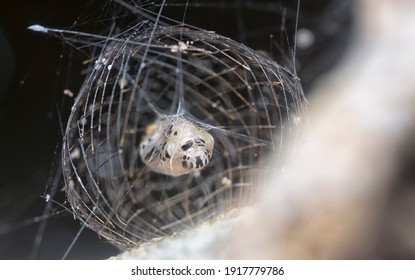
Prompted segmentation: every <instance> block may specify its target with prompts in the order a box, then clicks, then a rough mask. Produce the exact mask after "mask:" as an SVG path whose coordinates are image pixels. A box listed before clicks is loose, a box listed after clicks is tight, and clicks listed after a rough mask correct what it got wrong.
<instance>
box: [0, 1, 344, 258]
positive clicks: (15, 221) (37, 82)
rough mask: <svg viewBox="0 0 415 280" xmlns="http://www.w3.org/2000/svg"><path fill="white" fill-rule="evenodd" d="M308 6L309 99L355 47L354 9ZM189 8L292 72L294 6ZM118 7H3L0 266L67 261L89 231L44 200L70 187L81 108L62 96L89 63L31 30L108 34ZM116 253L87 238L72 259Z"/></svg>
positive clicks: (174, 10) (302, 24) (304, 47)
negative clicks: (67, 134)
mask: <svg viewBox="0 0 415 280" xmlns="http://www.w3.org/2000/svg"><path fill="white" fill-rule="evenodd" d="M146 2H149V1H146ZM159 2H161V1H154V3H159ZM183 2H185V1H167V3H169V4H172V5H169V6H168V7H167V8H166V10H165V12H166V15H168V16H169V17H173V18H176V19H178V20H181V17H182V15H183V10H184V9H183V5H182V4H180V3H183ZM303 2H304V3H302V6H301V11H300V17H299V30H301V33H300V34H301V36H305V37H302V40H303V39H304V40H305V41H300V40H299V41H298V48H297V60H298V61H297V64H296V65H297V70H298V73H299V76H300V78H301V79H302V81H303V86H304V88H305V92H306V93H307V92H308V91H309V90H310V88H311V87H312V84H313V82H314V81H315V80H316V78H318V77H319V76H320V75H321V74H323V73H324V72H326V71H329V70H330V68H331V67H333V65H335V63H336V61H338V60H339V59H340V58H341V55H342V54H343V51H344V49H345V47H346V46H347V43H348V41H349V38H350V30H351V22H352V18H351V16H350V14H351V3H352V1H348V0H318V1H303ZM190 3H191V6H189V8H188V10H187V16H186V22H187V23H190V24H192V25H195V26H198V27H201V28H205V29H208V30H215V31H216V32H217V33H219V34H222V35H225V36H229V37H231V38H234V39H235V40H237V41H240V42H243V43H245V44H247V45H248V46H250V47H252V48H254V49H261V50H265V51H268V52H271V53H272V54H271V55H272V56H273V57H274V58H275V59H277V61H281V63H283V64H286V65H287V67H289V68H291V69H293V67H292V66H293V65H292V51H293V37H292V36H293V34H294V26H295V18H296V17H295V15H296V14H295V11H296V5H297V1H296V0H291V1H290V0H285V1H279V0H274V1H271V0H268V1H265V0H263V1H248V0H231V1H190ZM207 3H214V4H210V5H208V4H207ZM111 5H112V4H111V3H110V2H109V1H92V0H90V1H88V0H84V1H81V0H73V1H53V0H32V1H30V0H21V1H11V2H8V3H7V6H6V5H5V4H2V5H1V7H0V259H29V258H37V259H60V258H62V256H64V254H65V251H66V250H67V249H68V247H69V245H70V244H71V242H72V240H73V239H74V238H75V236H76V234H77V233H78V231H79V230H80V228H81V224H80V223H79V222H78V221H75V220H74V219H73V217H72V216H71V214H70V213H69V212H68V211H64V209H65V205H64V206H59V205H58V204H56V203H52V204H51V205H52V208H51V209H50V208H48V207H46V205H47V204H46V199H45V195H46V194H48V193H50V190H49V189H48V188H51V187H56V188H57V189H61V188H63V182H62V180H60V179H59V176H58V175H59V161H60V145H61V138H62V129H64V125H65V120H66V118H67V116H68V109H69V108H70V106H71V105H72V103H73V98H70V97H69V96H66V95H64V94H63V92H64V90H65V89H69V90H71V91H73V92H74V94H75V95H76V92H77V90H78V89H79V87H80V85H81V83H82V80H83V79H84V78H85V76H84V75H82V74H81V72H82V70H83V69H84V68H85V66H84V65H82V61H83V60H85V59H87V58H88V57H87V55H85V54H84V53H83V52H80V51H79V50H77V49H76V48H73V47H71V46H70V45H69V44H67V43H65V42H62V41H61V40H59V39H58V38H55V37H53V36H47V34H42V33H36V32H31V31H29V30H27V27H28V26H30V25H33V24H40V25H44V26H48V27H57V28H63V29H68V28H69V29H72V30H84V31H88V30H91V31H90V32H97V31H98V30H99V28H100V27H104V26H106V23H105V22H102V21H101V20H100V18H108V17H110V16H109V15H110V14H111ZM150 6H151V5H150ZM150 6H149V7H150ZM150 8H151V7H150ZM78 27H79V28H78ZM88 28H90V29H88ZM104 31H105V30H104V28H103V32H104ZM270 35H273V37H272V38H270ZM310 35H311V37H310ZM310 40H311V41H310ZM279 48H281V50H278V49H279ZM271 50H272V51H271ZM83 51H86V52H87V51H88V49H84V50H83ZM62 126H63V128H62ZM55 178H57V179H55ZM54 200H56V201H57V202H59V203H63V202H64V194H63V193H62V192H59V194H58V195H57V196H56V197H54ZM66 207H68V205H66ZM45 214H47V217H46V216H44V215H45ZM42 221H47V223H46V224H45V223H42ZM43 226H45V227H44V231H43V233H41V234H38V233H39V230H42V227H43ZM37 236H38V237H39V236H40V237H41V238H42V239H36V237H37ZM117 252H118V250H117V249H116V248H114V247H113V246H112V245H110V244H108V243H107V242H106V241H105V240H103V239H100V238H99V237H98V236H97V234H96V233H94V232H92V231H90V230H88V229H85V230H84V231H82V233H81V235H80V237H79V239H78V240H77V242H76V243H75V245H74V246H73V248H72V250H71V251H70V252H69V254H68V256H67V258H68V259H105V258H108V257H110V256H112V255H114V254H116V253H117Z"/></svg>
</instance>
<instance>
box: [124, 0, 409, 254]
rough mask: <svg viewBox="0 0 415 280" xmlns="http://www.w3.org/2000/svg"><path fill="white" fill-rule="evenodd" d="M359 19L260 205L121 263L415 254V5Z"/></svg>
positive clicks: (398, 4)
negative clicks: (414, 173)
mask: <svg viewBox="0 0 415 280" xmlns="http://www.w3.org/2000/svg"><path fill="white" fill-rule="evenodd" d="M356 14H357V20H356V22H357V25H356V29H355V33H356V36H355V41H354V44H353V45H352V46H351V48H350V51H349V53H348V55H347V56H346V57H345V59H344V61H343V62H342V63H341V64H340V65H339V66H338V68H337V69H336V70H335V71H333V72H332V73H331V74H330V75H328V76H327V77H325V78H324V80H322V81H321V82H320V84H319V86H317V87H316V88H315V92H314V94H311V96H312V98H311V100H310V104H311V105H310V108H309V109H310V111H309V115H310V120H309V121H308V123H307V129H306V130H307V131H306V133H305V135H304V138H301V139H296V141H295V142H296V150H295V154H294V156H292V154H291V156H290V159H289V163H288V164H286V165H284V166H283V167H284V168H282V166H281V164H280V162H287V161H278V162H276V164H275V169H276V172H275V173H274V175H273V176H272V177H271V178H270V179H269V181H268V187H267V189H266V191H265V194H264V197H263V199H262V200H261V202H260V204H259V206H258V207H257V208H256V209H250V210H247V211H243V212H245V213H243V214H241V215H239V216H238V217H237V218H232V219H224V220H221V221H219V222H217V223H215V224H213V225H209V226H207V225H206V226H200V227H199V228H196V229H193V230H190V231H188V232H186V233H183V234H181V235H180V236H178V237H171V238H167V239H165V240H163V241H161V242H157V243H151V244H147V245H145V246H143V247H141V248H139V249H137V250H136V251H131V252H126V253H124V254H121V255H120V256H119V258H150V259H152V258H179V259H180V258H237V259H238V258H283V259H286V258H295V259H297V258H301V259H304V258H324V259H326V258H379V257H385V256H386V257H387V256H389V257H408V256H415V241H414V237H412V235H413V234H408V232H414V230H415V229H414V226H413V225H412V224H410V223H408V221H407V217H408V216H411V215H412V216H414V213H415V206H413V205H415V188H414V187H415V184H414V183H413V182H414V181H413V180H411V179H413V178H411V176H410V175H408V174H411V172H408V169H409V170H410V167H411V165H410V163H411V161H412V160H413V159H414V158H415V157H414V155H415V153H414V152H415V149H414V147H413V144H412V143H411V140H412V139H414V136H415V63H414V62H415V52H414V51H413V50H414V49H415V2H414V1H411V0H406V1H405V0H381V1H370V0H361V1H357V3H356ZM293 142H294V141H293ZM412 162H415V161H412ZM277 170H278V171H277ZM402 207H404V208H402ZM408 220H410V219H408ZM385 240H395V241H397V242H396V243H395V248H387V247H385V246H381V244H382V243H385V242H383V241H385ZM411 246H412V247H411ZM399 250H400V251H399Z"/></svg>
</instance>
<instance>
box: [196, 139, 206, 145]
mask: <svg viewBox="0 0 415 280" xmlns="http://www.w3.org/2000/svg"><path fill="white" fill-rule="evenodd" d="M195 142H196V144H197V145H198V146H204V145H205V144H206V142H205V140H203V139H202V138H196V139H195Z"/></svg>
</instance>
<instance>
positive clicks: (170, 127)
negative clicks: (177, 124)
mask: <svg viewBox="0 0 415 280" xmlns="http://www.w3.org/2000/svg"><path fill="white" fill-rule="evenodd" d="M172 131H173V125H172V124H171V125H170V126H169V129H168V132H167V135H170V134H171V133H172Z"/></svg>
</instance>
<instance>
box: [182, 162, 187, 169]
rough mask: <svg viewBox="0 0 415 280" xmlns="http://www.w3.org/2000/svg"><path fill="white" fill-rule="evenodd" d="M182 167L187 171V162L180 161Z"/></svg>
mask: <svg viewBox="0 0 415 280" xmlns="http://www.w3.org/2000/svg"><path fill="white" fill-rule="evenodd" d="M182 166H183V168H186V169H187V161H185V160H183V161H182Z"/></svg>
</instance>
